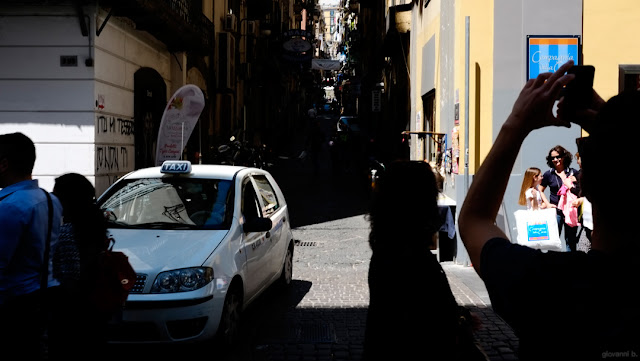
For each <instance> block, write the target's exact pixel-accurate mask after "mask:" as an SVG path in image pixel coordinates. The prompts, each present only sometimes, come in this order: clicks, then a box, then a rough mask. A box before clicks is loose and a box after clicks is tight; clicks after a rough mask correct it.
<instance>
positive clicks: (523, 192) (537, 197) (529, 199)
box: [518, 167, 546, 210]
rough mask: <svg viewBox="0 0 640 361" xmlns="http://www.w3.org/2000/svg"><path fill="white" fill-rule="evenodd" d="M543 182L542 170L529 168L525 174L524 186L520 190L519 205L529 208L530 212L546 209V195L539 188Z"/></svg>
mask: <svg viewBox="0 0 640 361" xmlns="http://www.w3.org/2000/svg"><path fill="white" fill-rule="evenodd" d="M540 182H542V173H541V170H540V168H536V167H529V168H527V170H526V171H525V172H524V177H523V178H522V186H521V188H520V196H519V197H518V204H519V205H521V206H527V209H529V210H536V209H541V208H546V204H545V202H544V200H543V198H542V197H544V194H543V193H542V192H540V191H539V190H538V186H539V185H540Z"/></svg>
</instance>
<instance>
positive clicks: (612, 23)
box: [582, 0, 640, 100]
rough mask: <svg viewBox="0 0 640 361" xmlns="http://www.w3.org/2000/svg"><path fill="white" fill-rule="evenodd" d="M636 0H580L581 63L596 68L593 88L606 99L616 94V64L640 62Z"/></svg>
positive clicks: (639, 7) (639, 10) (639, 3)
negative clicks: (582, 7) (582, 6)
mask: <svg viewBox="0 0 640 361" xmlns="http://www.w3.org/2000/svg"><path fill="white" fill-rule="evenodd" d="M638 34H640V1H638V0H615V1H602V0H584V13H583V42H582V44H583V48H582V51H583V55H584V58H583V59H584V64H589V65H593V66H595V68H596V73H595V77H594V84H593V87H594V89H595V90H596V91H597V92H598V94H600V96H601V97H602V98H603V99H605V100H607V99H609V98H611V97H612V96H614V95H616V94H618V65H621V64H640V36H638Z"/></svg>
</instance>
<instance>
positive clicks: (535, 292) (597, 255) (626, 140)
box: [458, 61, 640, 360]
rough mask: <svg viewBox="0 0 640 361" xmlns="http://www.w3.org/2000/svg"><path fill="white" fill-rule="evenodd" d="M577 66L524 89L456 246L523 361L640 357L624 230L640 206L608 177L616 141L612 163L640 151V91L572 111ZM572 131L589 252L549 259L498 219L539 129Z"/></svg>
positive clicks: (632, 234) (632, 240) (630, 242)
mask: <svg viewBox="0 0 640 361" xmlns="http://www.w3.org/2000/svg"><path fill="white" fill-rule="evenodd" d="M572 66H573V61H569V62H567V63H566V64H564V65H562V66H561V67H560V68H558V70H557V71H556V72H555V73H544V74H541V75H539V76H538V78H536V79H531V80H529V81H528V82H527V83H526V85H525V86H524V87H523V89H522V90H521V92H520V95H519V97H518V99H517V100H516V102H515V104H514V106H513V110H512V112H511V114H510V115H509V117H508V118H507V119H506V121H505V123H504V124H503V125H502V128H501V129H500V132H499V133H498V136H497V137H496V139H495V142H494V144H493V146H492V147H491V150H490V151H489V153H488V154H487V157H486V159H485V160H484V162H483V163H482V165H481V166H480V168H479V169H478V171H477V173H476V175H475V176H474V178H473V183H472V184H471V187H470V188H469V191H468V193H467V195H466V197H465V200H464V204H463V205H462V208H461V210H460V216H459V218H458V220H459V221H458V229H459V232H460V237H461V239H462V241H463V243H464V245H465V247H466V249H467V251H468V253H469V257H470V259H471V262H472V264H473V267H474V268H475V270H476V272H477V273H478V274H479V275H480V277H481V278H482V279H483V281H484V283H485V285H486V287H487V291H488V293H489V297H490V298H491V305H492V307H493V309H494V310H495V311H496V313H498V315H500V316H501V317H502V318H503V319H504V320H505V321H506V322H507V323H509V325H510V326H511V327H512V328H513V329H514V331H515V333H516V335H517V336H518V337H519V351H518V352H519V355H518V356H519V359H520V360H548V359H554V360H601V359H603V358H609V357H612V356H613V355H615V354H618V355H620V354H625V355H626V357H636V356H634V355H640V327H638V325H639V324H640V305H639V304H638V302H637V301H636V300H635V295H636V294H637V293H638V292H637V291H638V279H639V278H640V270H639V269H638V267H637V257H638V253H639V252H640V242H638V235H637V233H638V232H637V230H636V229H635V227H633V226H632V225H631V223H625V222H624V220H625V219H627V218H625V217H629V219H631V218H630V217H632V216H633V215H634V214H635V213H636V205H635V202H627V201H621V200H620V197H616V196H615V195H614V194H613V193H612V192H611V187H607V186H605V182H604V179H605V178H604V177H603V172H602V167H603V165H604V164H607V163H608V162H610V156H611V154H609V153H610V152H607V151H605V150H606V149H611V146H612V144H613V143H612V142H614V143H615V147H614V148H615V150H616V154H620V155H624V154H635V152H636V151H637V140H636V137H637V134H638V132H639V131H640V121H639V119H638V114H640V91H633V92H623V93H621V94H619V95H616V96H614V97H612V98H611V99H609V100H608V101H607V102H606V103H605V102H604V101H603V100H602V98H600V96H599V95H598V94H597V93H596V92H595V91H591V99H585V100H584V101H583V102H584V103H583V104H581V105H582V106H581V107H580V108H578V109H575V111H572V110H570V108H569V109H568V108H566V107H565V105H566V104H565V103H564V97H562V96H561V91H562V89H563V88H564V87H565V85H567V84H568V83H569V82H571V81H573V80H574V79H575V75H573V74H568V73H567V70H569V68H571V67H572ZM558 99H560V101H559V102H558V108H557V109H558V110H557V112H556V113H555V114H554V112H553V108H554V105H555V103H556V101H557V100H558ZM571 123H575V124H577V125H578V126H581V127H582V128H583V129H584V130H586V131H587V132H588V133H589V136H588V137H586V138H579V139H578V140H576V143H577V144H578V151H579V153H580V155H581V157H582V171H581V176H580V178H579V181H580V188H581V190H582V192H583V194H584V196H585V197H586V198H587V199H588V200H589V201H591V203H592V206H593V207H592V210H593V234H592V248H591V250H590V251H589V252H588V253H584V252H553V251H549V252H546V253H543V252H542V251H540V250H535V249H531V248H529V247H526V246H522V245H518V244H513V243H511V242H510V241H509V238H508V237H507V235H506V234H505V232H504V231H503V230H502V229H500V227H498V226H497V225H496V223H495V220H496V216H497V214H498V210H499V209H500V205H501V202H502V198H503V195H504V191H505V190H506V187H507V183H508V181H509V177H510V173H511V171H512V169H513V165H514V163H515V160H516V157H517V156H518V153H519V151H520V147H521V145H522V143H523V142H524V140H525V138H526V137H527V136H528V135H529V133H531V132H533V131H534V130H536V129H539V128H543V127H548V126H563V127H570V126H571ZM567 275H574V276H573V277H569V278H568V277H567ZM634 290H635V291H634Z"/></svg>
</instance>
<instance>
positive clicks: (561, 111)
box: [558, 90, 606, 133]
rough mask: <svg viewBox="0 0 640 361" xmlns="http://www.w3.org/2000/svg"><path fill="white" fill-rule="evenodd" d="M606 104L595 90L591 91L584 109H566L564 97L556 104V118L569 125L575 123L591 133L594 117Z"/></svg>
mask: <svg viewBox="0 0 640 361" xmlns="http://www.w3.org/2000/svg"><path fill="white" fill-rule="evenodd" d="M605 103H606V102H605V101H604V99H602V97H600V95H598V93H597V92H596V91H595V90H592V96H591V101H590V102H589V103H588V104H586V106H585V107H583V108H579V109H575V110H574V109H567V107H566V106H565V104H564V97H562V98H561V99H560V101H559V102H558V117H559V118H561V119H563V120H565V121H567V122H571V123H575V124H577V125H579V126H581V127H582V129H584V130H586V131H587V132H588V133H591V130H592V129H593V126H594V124H595V121H596V116H597V115H598V112H599V111H600V109H602V107H603V106H604V104H605Z"/></svg>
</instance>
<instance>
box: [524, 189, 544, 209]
mask: <svg viewBox="0 0 640 361" xmlns="http://www.w3.org/2000/svg"><path fill="white" fill-rule="evenodd" d="M533 191H534V189H533V188H529V189H527V190H526V191H525V192H524V196H525V198H527V209H528V210H531V209H533V208H532V207H531V199H533V198H535V199H536V201H537V204H538V208H540V205H541V204H542V196H541V195H540V191H539V190H536V192H535V195H534V193H533Z"/></svg>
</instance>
